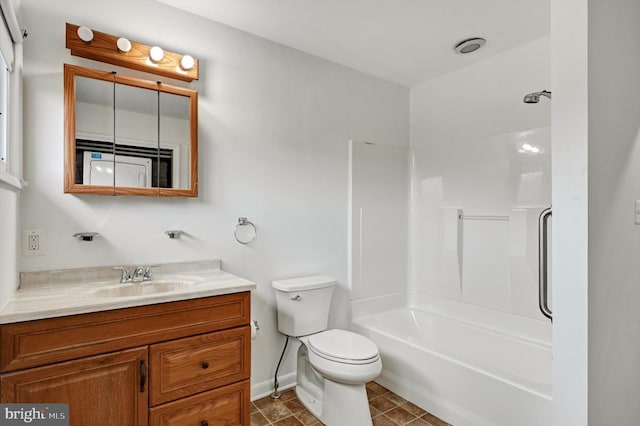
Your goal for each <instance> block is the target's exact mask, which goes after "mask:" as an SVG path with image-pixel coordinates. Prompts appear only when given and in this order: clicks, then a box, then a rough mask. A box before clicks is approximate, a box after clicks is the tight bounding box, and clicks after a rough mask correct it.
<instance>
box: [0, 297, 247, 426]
mask: <svg viewBox="0 0 640 426" xmlns="http://www.w3.org/2000/svg"><path fill="white" fill-rule="evenodd" d="M249 295H250V293H249V292H242V293H235V294H227V295H222V296H213V297H206V298H201V299H192V300H184V301H177V302H169V303H161V304H155V305H147V306H140V307H132V308H124V309H117V310H111V311H104V312H94V313H88V314H80V315H73V316H68V317H58V318H51V319H43V320H35V321H26V322H20V323H13V324H3V325H0V349H1V351H0V401H1V402H3V403H68V404H69V412H70V416H69V417H70V425H73V426H102V425H104V426H108V425H114V424H117V425H122V426H126V425H132V426H133V425H154V426H155V425H158V426H160V425H163V426H173V425H176V426H177V425H180V426H185V425H194V426H196V425H197V426H214V425H220V426H221V425H249V411H250V409H249V406H250V400H249V398H250V384H249V377H250V364H251V362H250V360H251V348H250V344H251V329H250V327H249V321H250V298H249Z"/></svg>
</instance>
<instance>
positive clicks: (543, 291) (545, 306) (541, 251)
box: [538, 207, 553, 321]
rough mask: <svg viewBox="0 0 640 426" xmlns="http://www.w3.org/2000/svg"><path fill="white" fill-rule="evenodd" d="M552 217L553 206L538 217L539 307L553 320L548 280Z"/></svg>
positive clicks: (543, 313)
mask: <svg viewBox="0 0 640 426" xmlns="http://www.w3.org/2000/svg"><path fill="white" fill-rule="evenodd" d="M550 218H551V207H549V208H548V209H544V210H543V211H542V213H540V217H539V218H538V307H539V308H540V312H542V315H544V316H545V317H547V318H549V319H550V320H551V321H553V312H551V309H550V308H549V280H548V269H549V268H548V259H547V257H548V256H547V245H548V236H549V235H548V234H549V233H548V228H549V219H550Z"/></svg>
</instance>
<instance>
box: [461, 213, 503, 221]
mask: <svg viewBox="0 0 640 426" xmlns="http://www.w3.org/2000/svg"><path fill="white" fill-rule="evenodd" d="M458 218H459V219H460V220H509V216H497V215H480V214H461V215H459V216H458Z"/></svg>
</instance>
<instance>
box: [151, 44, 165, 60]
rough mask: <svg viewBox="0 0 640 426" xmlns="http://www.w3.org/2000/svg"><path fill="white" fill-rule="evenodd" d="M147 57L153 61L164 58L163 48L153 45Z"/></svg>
mask: <svg viewBox="0 0 640 426" xmlns="http://www.w3.org/2000/svg"><path fill="white" fill-rule="evenodd" d="M149 57H150V58H151V60H152V61H153V62H160V61H161V60H162V58H164V50H162V48H160V47H158V46H153V47H152V48H151V50H150V51H149Z"/></svg>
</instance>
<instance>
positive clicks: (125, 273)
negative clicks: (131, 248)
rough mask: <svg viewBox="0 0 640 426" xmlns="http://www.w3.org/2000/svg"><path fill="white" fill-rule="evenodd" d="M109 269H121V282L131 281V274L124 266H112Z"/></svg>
mask: <svg viewBox="0 0 640 426" xmlns="http://www.w3.org/2000/svg"><path fill="white" fill-rule="evenodd" d="M111 269H114V270H118V271H122V276H121V277H120V282H121V283H130V282H131V281H132V279H133V277H132V276H131V273H130V272H129V270H128V269H127V268H125V267H124V266H114V267H112V268H111Z"/></svg>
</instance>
